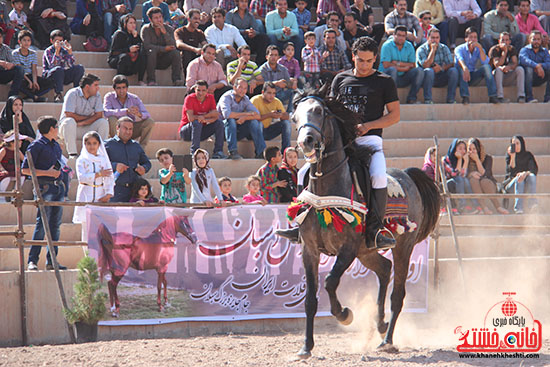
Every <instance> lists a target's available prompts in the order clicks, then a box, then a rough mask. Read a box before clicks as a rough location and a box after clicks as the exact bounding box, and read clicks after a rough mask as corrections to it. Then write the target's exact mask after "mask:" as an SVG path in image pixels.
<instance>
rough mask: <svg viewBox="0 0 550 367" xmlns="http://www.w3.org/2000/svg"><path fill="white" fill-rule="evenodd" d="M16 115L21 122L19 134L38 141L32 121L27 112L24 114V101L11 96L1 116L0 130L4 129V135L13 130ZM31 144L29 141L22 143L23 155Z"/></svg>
mask: <svg viewBox="0 0 550 367" xmlns="http://www.w3.org/2000/svg"><path fill="white" fill-rule="evenodd" d="M14 115H16V117H15V118H16V120H18V121H19V133H20V134H23V135H27V136H28V137H31V138H33V139H36V133H35V132H34V129H33V128H32V125H31V121H30V120H29V118H28V117H27V115H26V114H25V112H23V99H21V97H18V96H11V97H10V98H8V100H7V101H6V105H5V106H4V109H3V110H2V114H0V128H1V129H2V133H7V132H8V131H10V130H13V116H14ZM29 144H30V142H29V141H27V140H24V141H22V142H21V151H22V152H23V153H25V152H26V151H27V148H28V146H29Z"/></svg>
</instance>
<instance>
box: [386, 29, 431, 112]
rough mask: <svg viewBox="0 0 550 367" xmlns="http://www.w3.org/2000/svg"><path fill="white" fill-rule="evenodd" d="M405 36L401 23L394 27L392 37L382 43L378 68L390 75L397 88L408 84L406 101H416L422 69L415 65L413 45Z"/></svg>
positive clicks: (405, 30)
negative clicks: (409, 87)
mask: <svg viewBox="0 0 550 367" xmlns="http://www.w3.org/2000/svg"><path fill="white" fill-rule="evenodd" d="M406 38H407V28H406V27H405V26H403V25H398V26H397V27H395V33H394V35H393V38H392V37H390V38H389V39H388V40H387V41H386V42H384V44H383V45H382V50H381V52H380V67H379V68H378V69H379V70H380V71H381V72H384V73H386V74H388V75H389V76H391V77H392V79H393V80H394V81H395V84H396V85H397V87H398V88H402V87H406V86H408V85H410V86H411V89H410V90H409V94H408V95H407V103H416V95H417V93H418V91H419V90H420V87H421V86H422V81H423V80H424V70H422V69H421V68H418V67H416V58H415V53H414V47H413V45H412V43H410V42H409V41H407V40H406ZM424 97H425V96H424Z"/></svg>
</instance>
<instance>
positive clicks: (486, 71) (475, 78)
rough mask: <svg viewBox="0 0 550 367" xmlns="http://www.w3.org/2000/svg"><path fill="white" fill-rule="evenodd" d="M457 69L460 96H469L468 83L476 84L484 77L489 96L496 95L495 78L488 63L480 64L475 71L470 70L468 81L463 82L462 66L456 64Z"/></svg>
mask: <svg viewBox="0 0 550 367" xmlns="http://www.w3.org/2000/svg"><path fill="white" fill-rule="evenodd" d="M456 68H457V69H458V82H459V85H460V96H461V97H469V96H470V89H469V88H468V86H470V85H477V84H479V82H480V81H481V79H485V84H486V85H487V91H488V93H489V97H496V96H497V84H496V83H495V78H494V77H493V73H492V70H491V67H490V66H489V65H488V64H485V65H483V66H481V67H480V68H479V69H477V70H475V71H470V82H469V83H468V82H465V81H464V78H463V77H462V75H463V74H464V72H463V71H462V68H461V67H460V66H456Z"/></svg>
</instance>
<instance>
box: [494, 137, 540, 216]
mask: <svg viewBox="0 0 550 367" xmlns="http://www.w3.org/2000/svg"><path fill="white" fill-rule="evenodd" d="M538 172H539V167H538V165H537V161H536V160H535V156H534V155H533V153H531V152H529V151H527V150H526V149H525V140H524V139H523V136H519V135H516V136H514V137H512V140H511V145H510V146H509V147H508V150H507V151H506V176H505V178H504V182H503V183H502V186H503V187H504V189H505V190H506V192H513V193H515V194H523V193H528V194H534V193H536V192H537V173H538ZM536 205H537V202H536V199H529V208H527V210H532V211H535V210H536ZM523 210H524V208H523V199H520V198H517V199H515V203H514V211H515V212H516V214H523Z"/></svg>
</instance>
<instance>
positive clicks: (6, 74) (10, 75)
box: [0, 65, 25, 96]
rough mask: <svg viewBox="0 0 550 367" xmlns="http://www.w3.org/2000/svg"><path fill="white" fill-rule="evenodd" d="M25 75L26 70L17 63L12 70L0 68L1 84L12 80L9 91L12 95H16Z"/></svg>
mask: <svg viewBox="0 0 550 367" xmlns="http://www.w3.org/2000/svg"><path fill="white" fill-rule="evenodd" d="M24 76H25V71H24V70H23V67H22V66H19V65H16V66H14V67H13V68H12V69H11V70H0V84H8V83H9V82H11V87H10V91H9V95H10V96H16V95H18V94H19V89H21V83H22V82H23V78H24Z"/></svg>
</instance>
